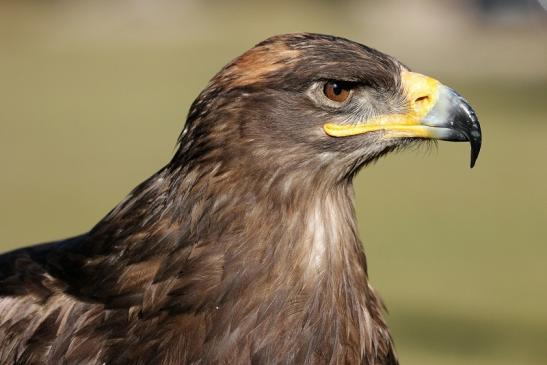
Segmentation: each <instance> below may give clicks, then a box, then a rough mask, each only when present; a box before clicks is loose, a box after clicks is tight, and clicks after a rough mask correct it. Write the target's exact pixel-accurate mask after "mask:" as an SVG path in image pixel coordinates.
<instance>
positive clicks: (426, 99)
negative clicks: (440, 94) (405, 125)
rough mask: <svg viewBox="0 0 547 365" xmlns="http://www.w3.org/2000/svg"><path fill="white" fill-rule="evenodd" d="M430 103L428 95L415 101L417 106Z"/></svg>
mask: <svg viewBox="0 0 547 365" xmlns="http://www.w3.org/2000/svg"><path fill="white" fill-rule="evenodd" d="M428 101H429V96H427V95H424V96H420V97H419V98H416V100H414V102H415V103H416V104H423V103H427V102H428Z"/></svg>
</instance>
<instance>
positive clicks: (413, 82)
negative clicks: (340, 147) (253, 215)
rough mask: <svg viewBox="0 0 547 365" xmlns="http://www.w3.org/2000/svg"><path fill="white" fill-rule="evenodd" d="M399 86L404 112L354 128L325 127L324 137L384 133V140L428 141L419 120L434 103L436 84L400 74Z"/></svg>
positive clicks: (424, 78)
mask: <svg viewBox="0 0 547 365" xmlns="http://www.w3.org/2000/svg"><path fill="white" fill-rule="evenodd" d="M401 82H402V85H403V88H404V90H405V93H406V97H407V102H408V112H407V113H406V114H386V115H379V116H377V117H373V118H370V119H368V120H366V121H363V122H362V123H359V124H355V125H343V124H334V123H326V124H325V125H324V126H323V129H324V131H325V133H327V134H328V135H329V136H332V137H348V136H353V135H357V134H363V133H368V132H376V131H385V132H386V134H385V137H423V138H429V137H432V134H431V130H430V128H427V127H426V126H423V125H422V120H423V119H424V117H425V116H426V115H427V114H428V113H429V112H430V111H431V109H432V108H433V107H434V106H435V104H436V103H437V100H438V88H439V85H440V83H439V81H437V80H435V79H433V78H431V77H428V76H425V75H422V74H419V73H415V72H409V71H403V72H402V73H401Z"/></svg>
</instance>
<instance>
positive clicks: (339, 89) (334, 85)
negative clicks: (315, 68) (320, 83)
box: [332, 82, 342, 95]
mask: <svg viewBox="0 0 547 365" xmlns="http://www.w3.org/2000/svg"><path fill="white" fill-rule="evenodd" d="M332 91H333V92H334V95H340V93H341V92H342V86H341V85H340V84H338V83H336V82H333V83H332Z"/></svg>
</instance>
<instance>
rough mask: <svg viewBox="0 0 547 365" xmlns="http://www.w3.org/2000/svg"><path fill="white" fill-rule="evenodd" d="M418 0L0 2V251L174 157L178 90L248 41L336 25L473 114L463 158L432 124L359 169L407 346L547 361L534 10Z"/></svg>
mask: <svg viewBox="0 0 547 365" xmlns="http://www.w3.org/2000/svg"><path fill="white" fill-rule="evenodd" d="M386 4H387V5H386ZM413 4H414V5H409V4H408V3H407V2H397V1H386V2H385V3H384V4H383V5H382V4H378V2H358V1H354V2H352V1H338V2H333V1H325V0H324V1H305V2H299V3H290V2H283V1H282V2H275V3H274V2H272V3H268V2H264V3H256V2H255V3H246V2H230V3H227V2H220V1H205V2H204V1H202V2H198V1H181V2H173V1H167V0H162V1H156V2H152V1H145V0H141V1H118V2H107V1H95V2H84V1H81V2H68V1H19V2H0V166H1V167H2V169H1V172H0V251H5V250H9V249H13V248H16V247H21V246H24V245H27V244H32V243H37V242H43V241H48V240H55V239H59V238H63V237H66V236H70V235H73V234H78V233H81V232H84V231H86V230H88V229H89V228H90V227H91V226H92V225H93V224H94V223H95V222H96V221H98V220H99V219H100V218H101V217H102V216H103V215H104V214H105V213H106V212H108V211H109V210H110V209H111V208H112V207H113V206H114V205H115V204H116V203H117V202H118V201H120V200H121V199H122V198H123V197H124V195H125V194H127V193H128V192H129V191H130V190H131V189H132V188H133V187H134V186H135V185H136V184H138V183H139V182H140V181H142V180H143V179H144V178H146V177H148V176H149V175H151V174H152V173H154V172H155V171H156V170H157V169H159V168H160V167H161V166H162V165H163V164H164V163H166V162H167V161H168V159H169V157H170V156H171V154H172V153H173V151H174V147H175V141H176V137H177V135H178V133H179V131H180V130H181V128H182V126H183V123H184V119H185V115H186V112H187V109H188V107H189V105H190V103H191V102H192V100H193V99H194V98H195V97H196V95H197V94H198V92H199V91H200V90H201V89H202V88H203V86H204V85H205V84H206V82H207V80H208V79H209V78H210V77H211V76H212V75H213V74H214V73H215V72H216V71H217V70H218V69H219V68H220V67H221V66H222V65H224V64H225V63H226V62H228V61H229V60H230V59H231V58H234V57H235V56H237V55H238V54H240V53H241V52H243V51H244V50H245V49H247V48H249V47H251V46H252V45H253V44H254V43H257V42H258V41H260V40H262V39H264V38H266V37H267V36H269V35H273V34H277V33H286V32H293V31H316V32H322V33H331V34H336V35H342V36H346V37H349V38H351V39H354V40H356V41H359V42H362V43H366V44H369V45H372V46H374V47H376V48H378V49H380V50H383V51H386V52H388V53H390V54H392V55H394V56H396V57H398V58H400V59H401V60H402V61H403V62H405V63H406V64H408V65H409V66H411V67H412V68H413V69H415V70H417V71H419V72H422V73H426V74H430V75H432V76H435V77H437V78H439V79H441V80H442V81H444V82H445V83H447V84H449V85H451V86H453V87H454V88H455V89H457V90H458V91H459V92H460V93H462V94H463V95H464V96H465V97H466V98H467V99H468V100H469V101H470V102H471V104H472V105H473V106H474V107H475V108H476V111H477V113H478V115H479V118H480V121H481V124H482V127H483V134H484V143H483V150H482V152H481V156H480V157H479V160H478V163H477V166H476V168H474V169H473V170H470V169H469V168H468V163H469V147H468V145H466V144H458V143H445V142H441V143H439V145H438V148H437V149H434V150H429V151H426V150H417V151H407V152H404V153H400V154H397V155H392V156H390V157H387V158H385V159H383V160H381V161H380V162H378V163H377V164H375V165H374V166H371V167H369V168H366V169H365V170H363V171H362V172H361V173H360V175H359V176H358V177H357V179H356V181H355V189H356V205H357V212H358V218H359V228H360V232H361V236H362V239H363V242H364V244H365V249H366V251H367V255H368V260H369V266H370V267H369V274H370V277H371V280H372V282H373V284H374V285H375V286H376V287H377V289H378V290H379V291H380V292H381V293H382V295H383V297H384V299H385V301H386V302H387V304H388V307H389V309H390V313H391V314H390V315H389V318H388V320H389V323H390V325H391V328H392V331H393V335H394V337H395V341H396V344H397V348H398V351H399V355H400V358H401V360H402V363H403V364H424V365H428V364H500V365H504V364H545V363H547V280H546V279H547V238H546V237H547V184H546V179H547V161H546V160H547V143H546V142H545V140H546V136H547V63H546V61H545V60H547V49H546V48H547V46H546V44H547V37H546V34H547V31H546V29H547V28H546V26H545V22H544V21H542V20H539V21H538V20H537V19H536V18H534V19H533V20H532V21H530V22H525V23H526V24H524V25H515V24H513V23H511V24H509V25H507V24H498V23H492V22H491V21H487V20H485V19H482V18H477V17H476V16H475V15H469V14H468V13H470V12H471V10H472V9H471V8H465V9H463V10H462V9H455V8H454V5H453V3H451V2H447V1H444V2H443V1H441V2H432V1H427V0H423V1H417V2H415V3H413ZM439 4H441V5H439ZM450 4H452V5H450ZM462 4H463V2H462ZM445 7H446V9H448V10H446V11H447V12H448V11H451V12H453V13H451V14H452V15H451V16H450V17H446V16H444V15H443V14H445V13H443V9H445ZM458 14H459V15H458Z"/></svg>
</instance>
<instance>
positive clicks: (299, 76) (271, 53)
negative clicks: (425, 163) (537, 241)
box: [176, 33, 481, 182]
mask: <svg viewBox="0 0 547 365" xmlns="http://www.w3.org/2000/svg"><path fill="white" fill-rule="evenodd" d="M427 140H448V141H468V142H470V144H471V167H473V165H474V164H475V161H476V159H477V156H478V154H479V150H480V146H481V131H480V126H479V123H478V120H477V117H476V115H475V112H474V111H473V109H472V108H471V107H470V106H469V104H468V103H467V102H466V101H465V100H464V99H463V98H462V97H461V96H460V95H459V94H458V93H456V92H455V91H454V90H452V89H451V88H449V87H447V86H445V85H443V84H441V83H440V82H439V81H437V80H435V79H433V78H430V77H428V76H425V75H422V74H419V73H415V72H412V71H410V69H409V68H408V67H406V66H404V65H403V64H401V63H400V62H398V61H397V60H396V59H394V58H393V57H390V56H388V55H385V54H383V53H381V52H379V51H376V50H374V49H372V48H369V47H367V46H364V45H362V44H359V43H355V42H352V41H350V40H347V39H343V38H339V37H334V36H327V35H319V34H308V33H305V34H301V33H299V34H288V35H280V36H274V37H271V38H269V39H267V40H265V41H263V42H261V43H259V44H258V45H256V46H255V47H254V48H252V49H250V50H249V51H247V52H245V53H244V54H243V55H241V56H240V57H238V58H236V59H235V60H234V61H232V62H231V63H229V64H228V65H226V66H225V67H224V68H223V69H222V70H221V71H220V72H219V73H218V74H217V75H216V76H215V77H214V78H213V79H212V80H211V82H210V83H209V85H208V86H207V87H206V88H205V90H204V91H203V92H202V93H201V94H200V96H199V97H198V98H197V99H196V101H195V102H194V104H193V105H192V107H191V109H190V113H189V116H188V119H187V124H186V127H185V129H184V131H183V132H182V135H181V137H180V144H181V148H180V151H179V153H178V154H177V156H178V158H177V157H176V160H178V161H179V162H180V160H181V159H183V160H188V159H189V158H190V159H192V158H194V157H197V158H198V160H199V159H206V160H208V161H211V160H216V161H223V163H224V164H230V163H235V164H236V165H237V164H242V163H245V164H246V163H250V164H251V165H252V166H253V169H252V170H253V171H255V172H256V173H258V174H261V173H266V171H279V170H286V171H305V173H306V174H307V175H309V176H316V175H317V174H318V173H319V174H320V175H321V177H320V179H321V181H331V182H336V181H340V179H345V178H348V177H351V176H353V175H354V174H355V172H356V171H357V170H358V169H359V167H361V166H363V165H365V164H367V163H368V162H370V161H373V160H375V159H377V158H378V157H380V156H382V155H384V154H385V153H387V152H389V151H392V150H395V149H399V148H401V147H404V146H407V145H409V144H412V143H415V142H419V141H427ZM244 159H249V161H247V162H243V160H244ZM230 161H231V162H230Z"/></svg>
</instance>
